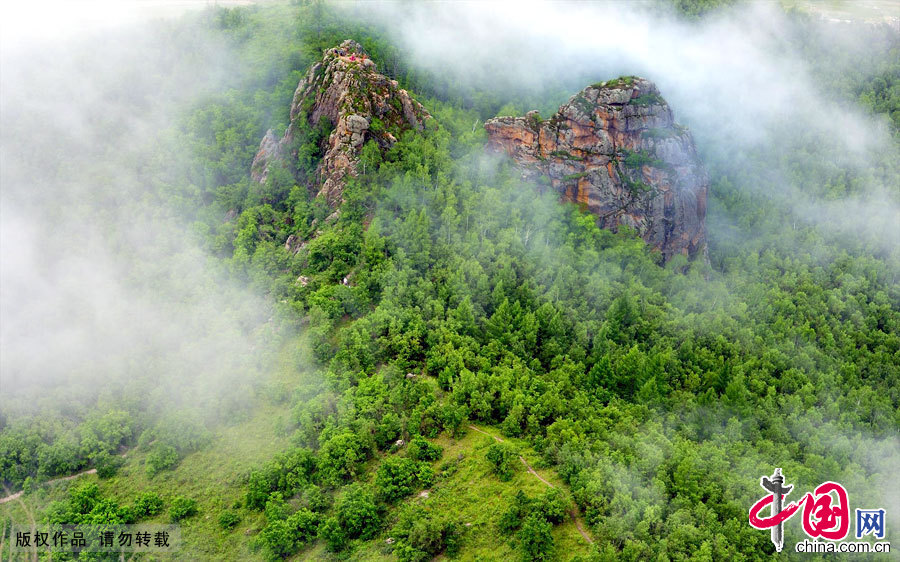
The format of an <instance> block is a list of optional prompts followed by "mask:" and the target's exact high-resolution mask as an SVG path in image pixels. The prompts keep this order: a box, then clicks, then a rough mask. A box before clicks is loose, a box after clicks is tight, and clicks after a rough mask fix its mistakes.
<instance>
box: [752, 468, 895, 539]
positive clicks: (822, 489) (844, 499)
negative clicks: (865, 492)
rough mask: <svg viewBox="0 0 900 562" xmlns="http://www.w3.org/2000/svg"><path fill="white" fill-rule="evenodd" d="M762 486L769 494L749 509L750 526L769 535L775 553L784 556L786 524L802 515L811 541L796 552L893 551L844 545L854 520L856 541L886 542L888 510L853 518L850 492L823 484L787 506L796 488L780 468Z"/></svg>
mask: <svg viewBox="0 0 900 562" xmlns="http://www.w3.org/2000/svg"><path fill="white" fill-rule="evenodd" d="M759 484H760V486H762V487H763V489H764V490H766V491H767V492H769V494H768V495H766V496H763V497H762V498H760V500H759V501H757V502H756V503H755V504H753V506H752V507H751V508H750V525H751V526H753V527H754V528H756V529H759V530H761V531H766V530H768V531H770V532H771V538H772V544H774V545H775V550H776V551H778V552H781V549H782V548H783V547H784V522H785V521H787V520H788V519H790V518H791V517H793V516H794V515H796V514H797V513H801V522H802V526H803V532H804V533H806V536H808V537H809V539H812V540H809V539H804V540H803V541H802V542H798V543H797V544H796V546H795V550H796V551H797V552H818V553H827V552H842V553H848V552H870V553H880V552H885V553H887V552H890V551H891V543H889V542H869V541H861V540H857V541H845V539H846V538H847V536H848V535H849V534H850V526H851V520H854V522H855V529H856V538H857V539H862V538H864V537H867V536H872V537H874V538H875V539H876V540H878V541H881V539H884V534H885V510H884V509H856V510H855V512H854V514H855V517H851V514H850V502H849V499H848V496H847V490H846V489H845V488H844V487H843V486H842V485H840V484H838V483H837V482H824V483H822V484H820V485H819V486H817V487H816V489H815V490H813V491H812V492H806V495H804V496H803V497H802V498H800V499H799V500H798V501H795V502H791V503H789V504H787V505H785V503H784V502H785V500H786V498H787V496H788V494H790V493H791V491H793V489H794V486H793V485H786V484H785V478H784V475H782V474H781V469H780V468H776V469H775V473H774V474H772V476H771V477H767V476H763V477H761V478H760V480H759ZM801 507H802V508H803V509H802V512H801V509H800V508H801ZM766 508H768V509H766ZM821 539H824V540H821Z"/></svg>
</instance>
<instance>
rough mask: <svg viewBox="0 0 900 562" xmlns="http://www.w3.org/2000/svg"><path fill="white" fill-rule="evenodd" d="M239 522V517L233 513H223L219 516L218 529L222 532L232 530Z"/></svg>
mask: <svg viewBox="0 0 900 562" xmlns="http://www.w3.org/2000/svg"><path fill="white" fill-rule="evenodd" d="M240 522H241V516H240V515H238V514H237V513H235V512H233V511H223V512H222V513H221V514H220V515H219V527H220V528H222V529H224V530H226V531H227V530H230V529H234V528H235V527H237V526H238V523H240Z"/></svg>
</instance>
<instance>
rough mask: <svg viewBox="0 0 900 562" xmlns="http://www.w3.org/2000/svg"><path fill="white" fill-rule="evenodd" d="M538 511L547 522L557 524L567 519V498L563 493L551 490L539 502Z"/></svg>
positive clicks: (554, 489) (537, 504)
mask: <svg viewBox="0 0 900 562" xmlns="http://www.w3.org/2000/svg"><path fill="white" fill-rule="evenodd" d="M535 503H536V510H537V512H538V513H539V514H540V515H541V516H542V517H544V518H545V519H546V520H547V521H549V522H551V523H553V524H557V523H562V522H563V521H564V520H565V518H566V498H565V496H564V495H563V493H562V492H561V491H560V490H558V489H556V488H550V489H549V490H547V491H546V492H544V494H543V495H542V496H541V497H540V498H539V499H538V500H537V502H535Z"/></svg>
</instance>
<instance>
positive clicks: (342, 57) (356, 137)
mask: <svg viewBox="0 0 900 562" xmlns="http://www.w3.org/2000/svg"><path fill="white" fill-rule="evenodd" d="M429 117H431V116H430V115H429V114H428V112H427V111H425V108H423V107H422V105H421V104H419V102H417V101H415V100H414V99H412V98H411V97H410V95H409V93H408V92H407V91H406V90H403V89H401V88H400V87H399V86H398V85H397V81H396V80H391V79H389V78H387V77H385V76H383V75H381V74H378V73H377V72H376V71H375V63H374V62H373V61H372V60H371V59H369V58H368V56H367V55H366V53H365V51H363V49H362V47H361V46H360V45H359V43H356V42H355V41H351V40H347V41H344V42H343V43H341V44H340V45H339V46H337V47H335V48H333V49H328V50H326V51H325V53H324V56H323V58H322V61H321V62H318V63H316V64H314V65H312V67H310V69H309V71H308V72H307V73H306V76H305V77H304V78H303V79H302V80H301V81H300V83H299V85H298V86H297V90H296V91H295V92H294V100H293V102H292V103H291V124H290V126H289V127H288V128H287V130H286V131H285V133H284V137H283V138H282V139H280V140H277V139H276V137H275V135H274V133H273V132H272V131H271V130H270V131H268V132H267V133H266V136H265V137H263V140H262V142H261V143H260V145H259V152H258V153H257V154H256V158H254V160H253V166H252V168H251V176H252V178H253V179H254V180H255V181H258V182H265V181H266V178H267V176H268V172H269V167H270V166H271V165H272V164H273V163H274V162H278V161H280V162H285V161H287V162H289V163H293V162H296V158H297V153H296V147H294V144H295V140H296V139H297V138H298V137H299V136H300V135H301V134H302V133H301V132H302V131H303V130H305V129H306V125H311V126H313V127H316V126H318V125H319V123H320V122H321V121H322V120H323V119H328V120H330V122H331V123H332V124H333V125H334V129H333V130H332V132H331V134H330V135H329V137H328V140H327V146H325V147H324V148H325V154H324V156H323V157H322V160H321V162H320V163H319V166H318V168H317V170H316V178H317V182H316V183H317V185H316V186H313V187H314V188H316V189H317V192H318V195H319V196H321V197H324V198H326V200H327V201H328V202H329V203H330V204H332V205H336V204H338V203H340V201H341V195H342V193H343V190H344V186H345V185H346V182H347V178H348V177H350V176H355V175H356V173H357V171H356V165H357V163H358V161H359V152H360V149H361V148H362V146H363V144H364V143H365V142H366V141H368V140H369V139H374V140H376V141H377V142H378V144H379V145H380V146H381V148H383V149H386V148H390V146H391V145H393V144H394V143H395V142H397V138H398V137H399V135H400V133H402V132H403V131H404V130H406V129H409V128H413V129H421V128H422V127H423V124H424V122H425V120H426V119H428V118H429Z"/></svg>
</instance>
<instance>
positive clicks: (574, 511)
mask: <svg viewBox="0 0 900 562" xmlns="http://www.w3.org/2000/svg"><path fill="white" fill-rule="evenodd" d="M469 429H474V430H475V431H477V432H478V433H483V434H484V435H487V436H488V437H493V438H494V441H496V442H498V443H503V439H501V438H499V437H497V436H496V435H491V434H490V433H488V432H487V431H483V430H481V429H478V428H477V427H475V426H474V425H470V426H469ZM519 460H520V461H522V464H524V465H525V469H526V470H527V471H528V472H530V473H531V474H532V475H534V477H535V478H537V479H538V480H540V481H541V482H543V483H544V484H546V485H548V486H550V487H551V488H553V487H554V486H553V484H551V483H550V482H547V481H546V480H544V479H543V477H541V475H540V474H538V473H537V471H536V470H534V469H533V468H532V467H531V465H530V464H528V461H526V460H525V457H523V456H522V455H519ZM569 517H571V518H572V521H574V522H575V528H577V529H578V532H579V533H581V536H582V537H584V540H586V541H587V542H588V543H589V544H594V539H592V538H591V537H590V535H588V534H587V532H586V531H585V530H584V527H582V526H581V521H579V519H578V508H577V507H573V508H572V509H571V510H569Z"/></svg>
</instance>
